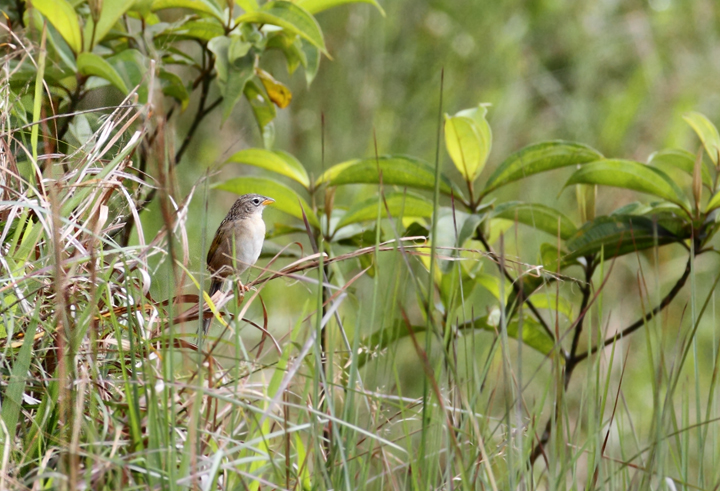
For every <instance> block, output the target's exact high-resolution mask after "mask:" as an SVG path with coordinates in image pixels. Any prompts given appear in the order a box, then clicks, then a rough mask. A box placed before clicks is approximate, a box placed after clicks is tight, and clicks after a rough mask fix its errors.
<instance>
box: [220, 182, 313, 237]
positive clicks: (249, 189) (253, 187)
mask: <svg viewBox="0 0 720 491" xmlns="http://www.w3.org/2000/svg"><path fill="white" fill-rule="evenodd" d="M213 188H215V189H222V190H224V191H230V192H231V193H235V194H239V195H242V194H248V193H258V194H262V195H263V196H267V197H269V198H272V199H274V200H275V203H273V204H272V205H271V206H272V207H273V208H275V209H277V210H278V211H281V212H283V213H287V214H288V215H290V216H293V217H295V218H299V219H300V220H302V210H305V215H306V216H307V219H308V222H309V223H310V225H312V226H313V227H315V228H318V229H319V228H320V220H318V217H317V215H315V213H314V212H313V211H312V208H311V207H310V205H309V204H308V203H307V201H305V200H304V199H303V198H302V196H299V195H298V194H297V193H296V192H295V191H294V190H293V189H291V188H289V187H288V186H286V185H284V184H280V183H279V182H276V181H274V180H272V179H267V178H265V177H236V178H235V179H230V180H229V181H225V182H221V183H219V184H216V185H215V186H213ZM301 206H302V208H301Z"/></svg>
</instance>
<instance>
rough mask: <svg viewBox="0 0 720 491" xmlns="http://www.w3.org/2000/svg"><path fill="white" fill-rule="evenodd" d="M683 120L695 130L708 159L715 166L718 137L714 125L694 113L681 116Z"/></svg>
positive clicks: (718, 146) (718, 147)
mask: <svg viewBox="0 0 720 491" xmlns="http://www.w3.org/2000/svg"><path fill="white" fill-rule="evenodd" d="M683 119H684V120H685V121H686V122H687V124H689V125H690V126H691V127H692V129H693V130H695V133H697V136H698V137H700V141H701V142H702V143H703V145H704V146H705V151H706V152H707V153H708V155H709V156H710V159H711V160H712V161H713V163H715V165H717V164H718V152H720V135H719V134H718V130H717V128H716V127H715V125H714V124H712V122H710V120H709V119H708V118H706V117H705V116H704V115H702V114H700V113H696V112H690V113H687V114H686V115H685V116H683Z"/></svg>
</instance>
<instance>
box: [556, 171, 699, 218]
mask: <svg viewBox="0 0 720 491" xmlns="http://www.w3.org/2000/svg"><path fill="white" fill-rule="evenodd" d="M571 184H600V185H604V186H613V187H618V188H624V189H632V190H634V191H639V192H641V193H647V194H652V195H653V196H658V197H660V198H663V199H665V200H667V201H670V202H671V203H675V204H677V205H679V206H681V207H683V208H684V209H685V210H689V209H690V204H689V202H688V200H687V197H686V196H685V195H684V194H683V192H682V190H681V189H680V187H679V186H678V185H677V184H675V182H674V181H673V180H672V179H670V177H668V175H667V174H665V173H664V172H663V171H661V170H659V169H656V168H654V167H650V166H649V165H645V164H641V163H640V162H634V161H632V160H620V159H606V160H597V161H595V162H591V163H589V164H585V165H583V166H582V167H580V168H579V169H578V170H577V171H575V173H574V174H573V175H572V176H570V179H568V181H567V182H566V183H565V187H567V186H569V185H571Z"/></svg>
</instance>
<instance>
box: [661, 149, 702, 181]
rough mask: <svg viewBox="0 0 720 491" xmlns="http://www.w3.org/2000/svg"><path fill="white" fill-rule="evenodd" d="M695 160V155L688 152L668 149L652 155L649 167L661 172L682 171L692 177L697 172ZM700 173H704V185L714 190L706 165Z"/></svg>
mask: <svg viewBox="0 0 720 491" xmlns="http://www.w3.org/2000/svg"><path fill="white" fill-rule="evenodd" d="M695 159H696V157H695V155H693V154H692V153H690V152H688V151H687V150H681V149H678V148H667V149H665V150H660V151H658V152H654V153H653V154H652V155H650V157H648V165H654V166H655V167H657V168H659V169H660V170H664V169H667V168H675V169H680V170H681V171H683V172H685V173H686V174H688V175H689V176H690V177H692V176H693V173H694V172H695ZM700 172H701V173H702V181H703V184H705V185H706V186H707V187H709V188H712V185H713V184H712V177H711V176H710V171H709V170H708V168H707V166H706V165H705V164H702V165H701V166H700Z"/></svg>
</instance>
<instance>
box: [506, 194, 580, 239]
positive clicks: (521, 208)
mask: <svg viewBox="0 0 720 491" xmlns="http://www.w3.org/2000/svg"><path fill="white" fill-rule="evenodd" d="M493 217H495V218H505V219H508V220H513V221H514V220H517V221H518V222H519V223H522V224H524V225H529V226H530V227H533V228H536V229H538V230H541V231H543V232H547V233H548V234H550V235H553V236H555V237H557V235H558V232H559V233H560V238H561V239H563V240H567V239H569V238H570V237H572V236H573V234H575V233H576V232H577V227H575V224H574V223H573V222H572V220H570V219H569V218H568V217H567V216H566V215H564V214H562V213H560V212H559V211H557V210H556V209H554V208H550V207H549V206H545V205H541V204H537V203H522V202H520V201H511V202H508V203H503V204H502V205H499V206H498V207H496V208H495V211H494V212H493Z"/></svg>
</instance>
